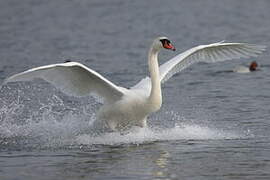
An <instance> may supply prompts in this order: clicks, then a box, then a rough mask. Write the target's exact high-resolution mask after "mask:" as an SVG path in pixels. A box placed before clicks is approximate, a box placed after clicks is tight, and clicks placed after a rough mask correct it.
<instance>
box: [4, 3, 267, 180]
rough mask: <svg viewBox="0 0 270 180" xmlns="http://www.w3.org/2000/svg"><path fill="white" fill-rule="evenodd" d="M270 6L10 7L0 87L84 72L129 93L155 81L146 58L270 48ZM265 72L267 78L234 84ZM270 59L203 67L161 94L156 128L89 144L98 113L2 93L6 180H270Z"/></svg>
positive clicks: (72, 103)
mask: <svg viewBox="0 0 270 180" xmlns="http://www.w3.org/2000/svg"><path fill="white" fill-rule="evenodd" d="M269 9H270V1H268V0H260V1H253V0H238V1H235V0H227V1H221V0H218V1H217V0H204V1H199V0H197V1H195V0H194V1H184V0H172V1H164V0H156V1H154V0H148V1H140V0H138V1H131V0H125V1H124V0H114V1H110V0H91V1H89V0H80V1H72V0H68V1H67V0H58V1H52V0H51V1H36V0H24V1H20V0H8V1H0V58H1V60H0V84H1V83H2V82H3V80H4V79H5V78H6V77H8V76H10V75H12V74H14V73H18V72H21V71H24V70H26V69H29V68H32V67H37V66H41V65H47V64H52V63H59V62H64V61H65V60H67V59H69V60H72V61H78V62H81V63H83V64H85V65H87V66H89V67H90V68H92V69H94V70H96V71H98V72H99V73H101V74H102V75H104V76H105V77H107V78H108V79H110V80H111V81H112V82H115V83H116V84H117V85H121V86H124V87H130V86H132V85H134V84H136V83H137V82H138V81H139V80H140V79H141V78H143V77H144V76H146V75H147V74H148V69H147V51H148V48H149V46H150V44H151V42H152V40H153V39H154V38H155V37H157V36H161V35H162V36H164V35H165V36H167V37H169V39H171V40H172V42H173V44H174V45H175V47H176V48H177V51H176V52H170V51H162V52H161V54H160V56H159V57H160V63H164V62H165V61H166V60H168V59H170V58H171V57H173V56H175V55H176V54H178V53H180V52H182V51H184V50H186V49H189V48H191V47H193V46H196V45H200V44H208V43H213V42H218V41H221V40H226V41H228V42H248V43H254V44H262V45H266V46H268V47H269V46H270V34H269V30H270V21H269V19H270V13H269ZM252 60H256V61H257V62H258V64H259V65H260V71H257V72H254V73H249V74H237V73H232V72H229V71H230V70H232V69H233V68H234V67H235V66H238V65H248V64H249V62H251V61H252ZM269 77H270V56H269V52H268V51H266V52H265V53H264V54H263V55H261V56H259V57H258V58H251V59H240V60H234V61H227V62H220V63H215V64H205V63H199V64H195V65H193V66H191V67H189V68H188V69H186V70H184V71H182V72H181V73H179V74H178V75H176V76H174V77H173V78H171V79H170V81H168V82H167V83H166V84H165V85H164V86H163V106H162V108H161V110H160V111H159V112H157V113H155V114H153V115H152V116H151V117H150V118H149V121H148V124H149V127H148V128H145V129H141V130H139V131H137V132H130V133H128V134H125V135H121V134H120V133H117V132H114V133H105V134H101V135H93V132H89V129H91V124H92V122H93V121H95V118H96V116H95V111H96V109H98V108H99V106H100V104H99V103H98V102H96V101H95V100H94V99H93V98H91V97H84V98H75V97H69V96H66V95H65V94H63V93H61V92H59V91H58V90H57V89H55V88H54V87H52V86H50V85H49V84H48V83H46V82H44V81H41V80H35V81H33V82H24V83H10V84H8V85H5V86H3V87H2V89H1V90H0V179H1V180H21V179H27V180H36V179H39V180H50V179H54V180H79V179H80V180H81V179H83V180H88V179H89V180H90V179H91V180H96V179H98V180H106V179H108V180H113V179H115V180H119V179H129V180H141V179H145V180H146V179H147V180H148V179H163V180H174V179H175V180H176V179H177V180H178V179H181V180H182V179H187V180H217V179H219V180H221V179H222V180H223V179H228V180H235V179H241V180H242V179H245V180H246V179H250V180H254V179H256V180H258V179H265V180H268V179H270V118H269V115H270V109H269V107H270V78H269Z"/></svg>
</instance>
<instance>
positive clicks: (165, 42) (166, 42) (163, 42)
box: [160, 39, 171, 46]
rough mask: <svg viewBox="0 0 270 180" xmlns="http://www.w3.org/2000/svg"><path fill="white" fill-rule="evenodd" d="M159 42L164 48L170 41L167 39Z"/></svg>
mask: <svg viewBox="0 0 270 180" xmlns="http://www.w3.org/2000/svg"><path fill="white" fill-rule="evenodd" d="M160 42H161V43H162V45H163V46H164V45H165V44H170V43H171V41H170V40H168V39H161V40H160Z"/></svg>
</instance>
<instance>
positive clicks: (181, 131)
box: [76, 125, 245, 145]
mask: <svg viewBox="0 0 270 180" xmlns="http://www.w3.org/2000/svg"><path fill="white" fill-rule="evenodd" d="M244 137H245V136H243V135H240V134H237V133H234V132H227V131H222V130H218V129H210V128H208V127H201V126H198V125H184V126H181V127H180V126H175V127H173V128H168V129H159V128H158V129H151V128H140V129H133V131H131V132H129V133H126V134H122V133H119V132H112V133H106V134H103V135H100V136H97V137H93V136H91V135H88V134H84V135H79V136H78V137H77V139H76V142H77V143H79V144H83V145H94V144H102V145H120V144H144V143H149V142H154V141H171V140H190V139H192V140H215V139H239V138H244Z"/></svg>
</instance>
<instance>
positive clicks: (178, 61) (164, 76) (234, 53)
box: [133, 42, 266, 90]
mask: <svg viewBox="0 0 270 180" xmlns="http://www.w3.org/2000/svg"><path fill="white" fill-rule="evenodd" d="M265 48H266V47H265V46H261V45H255V44H247V43H224V42H219V43H213V44H209V45H200V46H196V47H194V48H191V49H189V50H187V51H185V52H183V53H181V54H178V55H177V56H175V57H174V58H172V59H170V60H169V61H167V62H166V63H164V64H162V65H161V66H160V68H159V72H160V80H161V82H162V83H164V82H166V81H167V80H168V79H170V78H171V77H172V76H173V75H174V74H176V73H178V72H180V71H182V70H183V69H185V68H187V67H188V66H190V65H192V64H194V63H197V62H208V63H212V62H219V61H225V60H231V59H239V58H248V57H256V56H258V55H259V54H261V53H262V52H263V51H264V50H265ZM150 87H151V82H150V78H149V77H146V78H144V79H142V80H141V81H140V82H139V83H138V84H136V85H135V86H134V87H133V88H134V89H141V88H143V89H148V90H149V89H150Z"/></svg>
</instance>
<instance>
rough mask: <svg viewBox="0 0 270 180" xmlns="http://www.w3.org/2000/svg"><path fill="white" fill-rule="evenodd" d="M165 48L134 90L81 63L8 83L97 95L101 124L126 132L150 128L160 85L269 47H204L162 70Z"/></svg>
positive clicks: (159, 44) (165, 44)
mask: <svg viewBox="0 0 270 180" xmlns="http://www.w3.org/2000/svg"><path fill="white" fill-rule="evenodd" d="M162 48H166V49H172V50H174V47H173V46H172V44H170V41H169V40H168V39H167V38H166V37H159V38H157V39H155V40H154V42H153V44H152V46H151V47H150V50H149V54H148V64H149V71H150V77H146V78H144V79H142V80H141V81H140V82H139V83H138V84H136V85H135V86H133V87H131V89H126V88H123V87H119V86H117V85H115V84H113V83H112V82H110V81H109V80H107V79H106V78H104V77H103V76H101V75H100V74H99V73H97V72H95V71H94V70H92V69H90V68H88V67H86V66H84V65H82V64H80V63H78V62H67V63H60V64H52V65H48V66H41V67H37V68H33V69H30V70H27V71H24V72H22V73H19V74H15V75H13V76H11V77H9V78H7V79H6V80H5V82H4V84H5V83H8V82H15V81H29V80H32V79H34V78H41V79H44V80H45V81H48V82H50V83H51V84H53V85H54V86H55V87H57V88H59V89H60V90H61V91H63V92H64V93H66V94H68V95H73V96H88V95H90V94H92V93H94V94H96V95H98V96H100V97H102V98H104V105H103V106H102V107H101V109H100V110H99V112H98V121H100V122H103V125H104V126H107V127H109V128H111V129H112V130H123V129H127V128H129V127H131V126H140V127H144V126H146V124H147V123H146V119H147V116H149V114H151V113H153V112H155V111H157V110H158V109H159V108H160V106H161V104H162V95H161V87H160V84H161V83H164V82H166V81H167V80H168V79H169V78H171V77H172V76H173V75H174V74H176V73H178V72H180V71H181V70H183V69H185V68H187V67H188V66H190V65H191V64H193V63H196V62H218V61H225V60H231V59H237V58H247V57H254V56H257V55H258V54H260V53H262V51H264V50H265V46H260V45H253V44H246V43H224V42H219V43H214V44H209V45H200V46H197V47H194V48H191V49H189V50H187V51H185V52H183V53H181V54H179V55H177V56H175V57H174V58H172V59H170V60H169V61H167V62H166V63H164V64H163V65H161V66H160V67H159V66H158V52H159V50H160V49H162Z"/></svg>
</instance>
